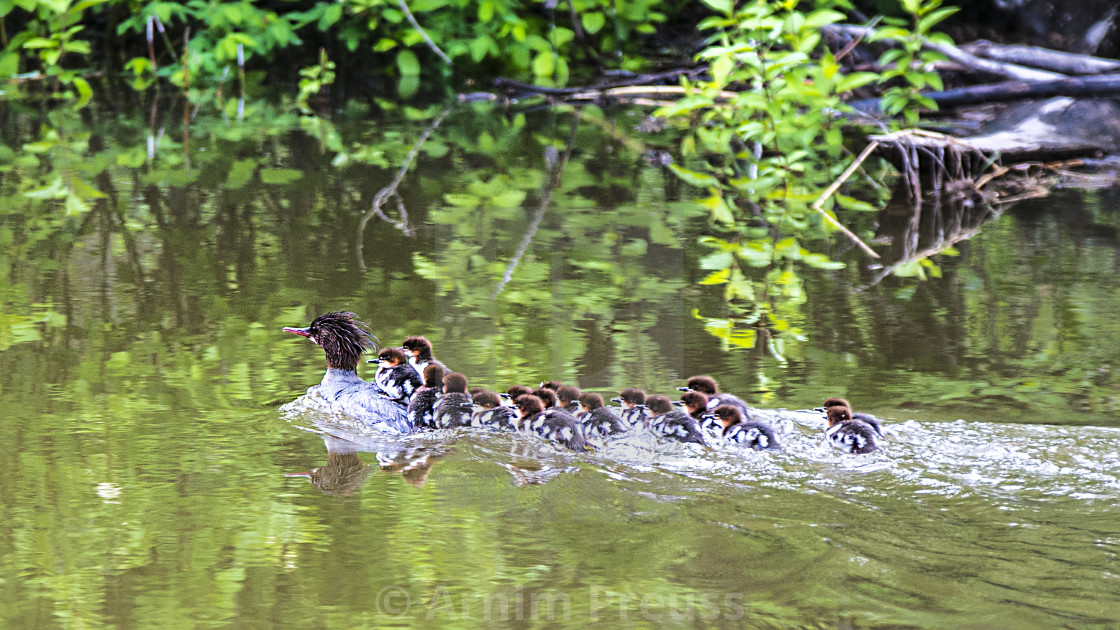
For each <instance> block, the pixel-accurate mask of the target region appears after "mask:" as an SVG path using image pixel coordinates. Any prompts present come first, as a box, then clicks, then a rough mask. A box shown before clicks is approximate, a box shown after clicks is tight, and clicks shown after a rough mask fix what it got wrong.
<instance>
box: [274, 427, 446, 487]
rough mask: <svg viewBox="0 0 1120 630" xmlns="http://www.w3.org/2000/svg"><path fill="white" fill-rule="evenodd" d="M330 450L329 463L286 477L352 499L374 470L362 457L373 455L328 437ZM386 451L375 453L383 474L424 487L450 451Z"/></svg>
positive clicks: (324, 440) (412, 449)
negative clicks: (432, 471) (395, 475)
mask: <svg viewBox="0 0 1120 630" xmlns="http://www.w3.org/2000/svg"><path fill="white" fill-rule="evenodd" d="M323 443H324V445H325V446H326V447H327V463H326V464H324V465H322V466H316V467H315V468H312V469H311V470H308V471H306V472H292V473H285V475H284V476H285V477H307V478H308V479H310V480H311V483H312V484H314V486H315V487H316V488H318V489H319V491H320V492H322V493H323V494H330V495H337V496H344V497H348V496H352V495H353V494H354V491H355V490H357V489H358V487H359V486H360V485H362V482H364V481H365V480H366V478H367V477H369V475H370V473H371V472H372V468H370V466H369V465H368V464H366V463H365V461H364V460H362V458H361V457H360V456H359V455H358V453H360V452H362V451H367V452H370V451H369V448H368V447H363V446H362V445H361V444H358V443H357V442H351V441H350V440H346V439H342V438H338V437H335V436H332V435H324V436H323ZM380 448H381V449H382V450H376V451H372V452H373V453H374V455H375V457H376V458H377V462H378V466H379V468H380V469H381V470H383V471H385V472H389V473H400V475H401V477H402V478H403V479H404V480H405V482H406V483H408V484H409V485H411V486H415V487H417V488H419V487H422V486H423V485H424V483H425V482H426V481H427V480H428V474H429V472H430V471H431V468H432V465H433V464H434V463H435V462H436V461H437V460H439V459H440V458H442V457H443V456H444V455H446V450H441V449H433V448H424V447H412V448H399V449H392V448H387V447H385V446H381V447H380Z"/></svg>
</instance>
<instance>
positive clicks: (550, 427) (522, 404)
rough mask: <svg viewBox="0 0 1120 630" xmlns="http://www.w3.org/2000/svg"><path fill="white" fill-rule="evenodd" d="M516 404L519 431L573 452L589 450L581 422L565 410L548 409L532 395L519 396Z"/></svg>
mask: <svg viewBox="0 0 1120 630" xmlns="http://www.w3.org/2000/svg"><path fill="white" fill-rule="evenodd" d="M514 403H515V404H516V405H517V412H518V415H519V416H520V419H519V421H518V423H517V426H518V430H519V431H522V432H525V433H532V434H534V435H536V436H537V437H541V438H544V439H546V440H549V441H550V442H559V443H560V444H561V445H563V446H565V447H567V448H569V449H571V450H573V451H579V452H584V451H586V450H588V448H587V442H586V441H585V440H584V437H583V432H582V431H581V430H580V426H579V422H578V421H577V420H576V418H575V416H573V415H572V414H570V413H568V412H567V411H564V410H563V409H556V408H551V409H546V408H545V406H544V402H543V401H542V400H541V399H540V398H539V397H537V396H534V395H532V394H524V395H522V396H519V397H518V398H517V400H516V401H514Z"/></svg>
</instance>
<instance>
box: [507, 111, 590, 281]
mask: <svg viewBox="0 0 1120 630" xmlns="http://www.w3.org/2000/svg"><path fill="white" fill-rule="evenodd" d="M579 122H580V113H579V111H576V112H575V114H574V115H573V116H572V132H571V134H569V136H568V148H567V149H565V150H564V153H563V155H560V156H557V155H556V154H555V149H554V148H552V147H548V148H549V149H552V151H553V153H552V154H549V153H546V154H545V161H546V162H550V168H549V169H548V172H549V178H548V181H547V182H546V183H545V188H544V190H543V191H542V193H543V194H542V195H541V203H540V205H539V206H537V210H536V212H534V213H533V219H532V220H531V221H530V222H529V229H528V230H527V231H526V232H525V236H524V237H523V238H522V239H521V244H520V245H518V246H517V251H516V252H515V253H514V255H513V258H512V259H510V261H509V264H508V265H506V271H505V273H503V274H502V279H501V280H499V281H498V285H497V286H496V287H494V292H493V293H491V294H490V299H491V300H493V299H494V298H496V297H498V294H499V293H501V292H502V289H504V288H505V286H506V284H508V283H509V281H510V280H512V279H513V272H514V271H515V270H516V269H517V265H518V264H520V262H521V257H522V256H524V255H525V252H526V251H527V250H528V249H529V244H530V243H532V242H533V237H534V236H535V235H536V234H537V229H538V228H540V225H541V219H543V218H544V212H545V210H547V209H548V204H549V203H551V202H552V192H553V191H554V190H556V188H557V187H558V186H559V185H560V175H561V174H562V173H563V172H564V167H565V166H566V165H567V164H568V157H569V156H571V154H572V149H573V148H574V147H575V145H576V131H578V130H579Z"/></svg>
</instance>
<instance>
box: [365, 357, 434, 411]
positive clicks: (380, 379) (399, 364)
mask: <svg viewBox="0 0 1120 630" xmlns="http://www.w3.org/2000/svg"><path fill="white" fill-rule="evenodd" d="M376 361H377V372H376V373H375V374H374V375H373V382H374V383H377V386H378V387H380V388H381V392H382V393H384V394H385V397H386V398H388V399H389V400H392V401H393V402H395V403H397V404H399V405H403V406H405V407H407V406H408V403H409V401H410V400H412V394H413V393H414V392H415V391H416V390H417V389H418V388H419V387H420V386H421V385H423V384H424V379H423V378H421V376H420V375H419V374H417V373H416V370H414V369H413V368H412V366H411V365H409V364H408V358H407V357H406V356H405V355H404V350H401V349H400V348H382V349H381V351H380V352H378V353H377V359H376Z"/></svg>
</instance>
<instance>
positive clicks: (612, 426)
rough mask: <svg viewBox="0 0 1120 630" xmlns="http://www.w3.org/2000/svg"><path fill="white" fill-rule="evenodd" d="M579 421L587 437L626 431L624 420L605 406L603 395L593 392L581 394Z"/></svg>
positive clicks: (605, 435)
mask: <svg viewBox="0 0 1120 630" xmlns="http://www.w3.org/2000/svg"><path fill="white" fill-rule="evenodd" d="M577 404H578V405H579V410H580V413H579V423H580V424H581V425H582V426H583V434H584V436H586V437H589V438H590V437H594V438H601V437H607V436H609V435H617V434H619V433H623V432H625V431H626V427H624V426H623V425H622V420H620V419H619V417H618V416H616V415H614V414H613V413H611V410H610V409H607V408H606V407H604V406H603V397H602V396H600V395H599V394H595V393H593V392H584V393H582V394H580V395H579V402H578V403H577Z"/></svg>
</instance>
